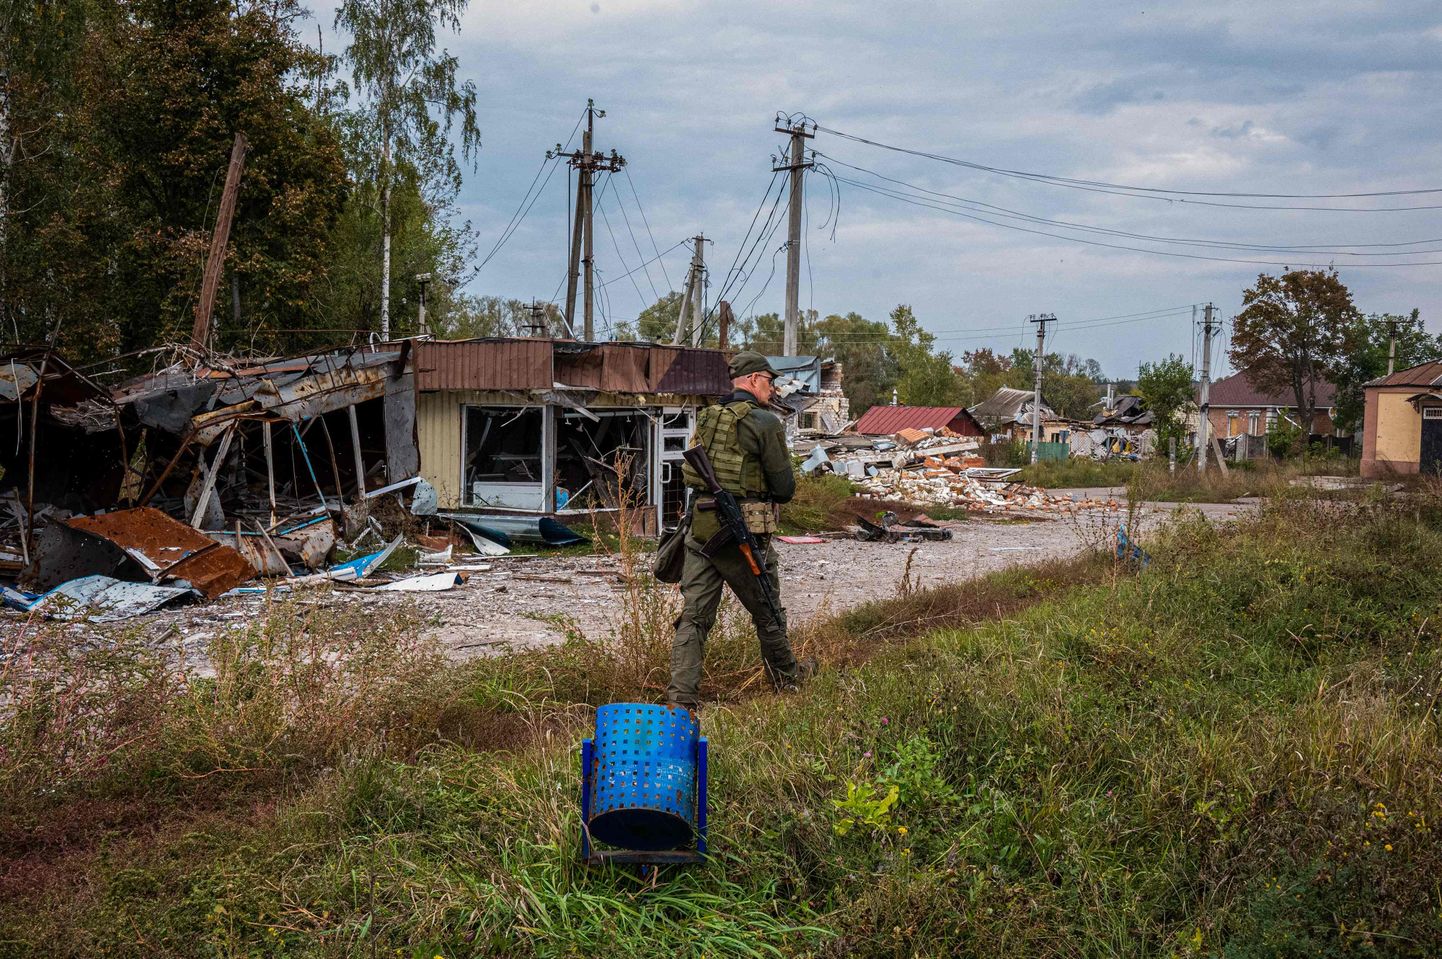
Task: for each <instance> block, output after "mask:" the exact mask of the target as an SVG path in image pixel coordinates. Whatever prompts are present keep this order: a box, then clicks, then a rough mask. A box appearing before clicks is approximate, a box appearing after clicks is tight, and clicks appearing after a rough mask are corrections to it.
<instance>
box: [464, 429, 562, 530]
mask: <svg viewBox="0 0 1442 959" xmlns="http://www.w3.org/2000/svg"><path fill="white" fill-rule="evenodd" d="M464 428H465V432H464V443H465V460H464V463H463V466H462V469H463V474H462V475H463V480H464V485H463V488H464V490H465V496H466V503H467V505H470V506H505V507H510V508H513V509H535V510H538V509H545V506H546V504H545V491H546V488H545V476H544V464H545V456H544V450H545V448H546V444H545V440H546V411H545V409H544V408H543V407H539V406H524V407H514V406H511V407H492V406H487V407H481V406H468V407H466V415H465V427H464Z"/></svg>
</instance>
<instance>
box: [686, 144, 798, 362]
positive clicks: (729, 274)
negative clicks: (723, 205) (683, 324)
mask: <svg viewBox="0 0 1442 959" xmlns="http://www.w3.org/2000/svg"><path fill="white" fill-rule="evenodd" d="M778 176H779V174H778V173H777V172H776V171H772V173H771V182H769V183H767V184H766V192H765V193H763V194H761V202H760V203H759V204H758V205H757V206H756V212H755V213H753V214H751V223H750V225H749V226H747V227H746V235H745V236H743V237H742V238H741V243H740V245H738V246H737V247H736V255H735V256H734V257H732V259H731V265H730V266H729V267H727V268H726V277H725V279H724V280H722V283H721V292H720V293H718V294H717V295H716V302H717V303H718V304H719V303H720V302H721V301H722V300H724V299H726V295H727V292H728V291H729V290H730V288H731V283H732V279H733V276H734V275H735V273H736V264H737V262H738V261H740V259H741V251H742V250H745V249H746V241H747V240H749V239H751V231H752V230H754V229H756V221H757V220H758V219H759V218H760V216H761V211H762V210H764V209H766V201H767V200H769V199H770V198H771V188H772V187H774V186H775V185H776V179H777V177H778ZM780 202H781V193H780V192H777V194H776V202H775V203H773V204H772V207H771V209H772V212H773V213H774V212H775V209H776V204H779V203H780ZM766 219H767V222H768V223H769V222H770V221H771V214H767V218H766ZM747 257H748V258H749V257H750V254H749V252H748V254H747ZM711 316H712V313H710V312H708V313H707V314H706V316H704V317H703V318H702V319H701V331H700V334H699V335H700V336H701V337H702V338H704V337H705V336H706V326H707V324H709V323H710V322H711Z"/></svg>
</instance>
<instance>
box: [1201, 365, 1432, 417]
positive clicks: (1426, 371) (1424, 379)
mask: <svg viewBox="0 0 1442 959" xmlns="http://www.w3.org/2000/svg"><path fill="white" fill-rule="evenodd" d="M1439 380H1442V362H1436V361H1434V362H1431V363H1422V364H1419V365H1418V366H1413V367H1409V368H1407V369H1405V370H1398V371H1397V372H1395V373H1393V374H1391V375H1390V376H1384V377H1381V378H1380V379H1375V380H1372V381H1371V382H1370V383H1368V384H1367V385H1368V386H1438V385H1442V383H1439ZM1319 392H1320V391H1319ZM1317 404H1318V405H1319V406H1320V405H1322V398H1321V397H1320V396H1318V397H1317ZM1212 405H1213V406H1216V405H1217V403H1216V401H1215V400H1213V401H1212Z"/></svg>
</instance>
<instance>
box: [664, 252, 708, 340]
mask: <svg viewBox="0 0 1442 959" xmlns="http://www.w3.org/2000/svg"><path fill="white" fill-rule="evenodd" d="M710 242H712V241H711V240H708V239H706V236H705V234H701V233H698V234H696V235H695V236H693V237H692V238H691V266H690V268H689V269H688V270H687V271H686V289H685V290H684V291H683V292H682V293H681V310H680V312H678V313H677V314H676V334H675V335H674V336H673V337H672V338H671V342H672V343H675V344H678V345H679V344H681V343H684V342H686V341H687V340H689V341H690V342H691V345H692V346H700V345H701V329H702V326H703V325H704V324H703V323H702V320H703V318H704V317H705V316H706V296H705V290H706V244H707V243H710Z"/></svg>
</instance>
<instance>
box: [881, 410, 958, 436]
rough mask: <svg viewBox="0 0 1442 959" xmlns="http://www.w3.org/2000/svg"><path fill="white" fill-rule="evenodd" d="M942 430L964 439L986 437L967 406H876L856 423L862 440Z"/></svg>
mask: <svg viewBox="0 0 1442 959" xmlns="http://www.w3.org/2000/svg"><path fill="white" fill-rule="evenodd" d="M943 427H945V428H946V429H949V430H951V431H952V432H953V433H957V434H960V435H961V436H984V435H985V434H986V431H985V430H983V429H982V428H981V424H980V423H978V422H977V421H976V417H974V416H972V415H971V414H970V413H968V412H967V411H966V407H964V406H873V407H872V408H871V409H869V410H867V411H866V412H865V413H864V414H862V416H861V419H859V420H857V421H856V432H858V433H860V434H862V435H863V436H891V435H893V434H895V433H899V432H901V431H902V430H906V429H910V430H925V429H933V430H939V429H942V428H943Z"/></svg>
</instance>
